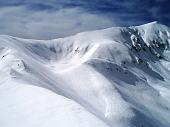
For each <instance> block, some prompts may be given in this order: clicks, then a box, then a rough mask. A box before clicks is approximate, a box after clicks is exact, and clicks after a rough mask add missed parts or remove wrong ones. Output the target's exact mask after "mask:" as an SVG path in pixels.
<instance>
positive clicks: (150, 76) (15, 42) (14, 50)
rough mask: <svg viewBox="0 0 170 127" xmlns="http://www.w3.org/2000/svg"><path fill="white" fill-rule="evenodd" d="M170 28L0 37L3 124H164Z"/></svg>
mask: <svg viewBox="0 0 170 127" xmlns="http://www.w3.org/2000/svg"><path fill="white" fill-rule="evenodd" d="M169 45H170V29H169V28H168V27H167V26H164V25H162V24H159V23H157V22H152V23H148V24H144V25H141V26H132V27H113V28H108V29H104V30H97V31H90V32H83V33H79V34H77V35H75V36H70V37H66V38H59V39H53V40H32V39H21V38H16V37H11V36H7V35H0V126H1V127H95V126H96V127H169V126H170V47H169Z"/></svg>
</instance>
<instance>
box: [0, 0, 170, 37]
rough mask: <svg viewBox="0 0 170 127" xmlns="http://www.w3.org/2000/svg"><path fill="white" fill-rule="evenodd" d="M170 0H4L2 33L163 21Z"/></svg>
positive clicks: (54, 33) (47, 33) (66, 31)
mask: <svg viewBox="0 0 170 127" xmlns="http://www.w3.org/2000/svg"><path fill="white" fill-rule="evenodd" d="M169 5H170V2H169V0H8V1H7V0H0V20H1V22H0V34H10V35H13V36H19V37H25V38H38V39H40V38H41V39H48V38H57V37H63V36H67V35H71V34H74V33H77V32H81V31H86V30H94V29H101V28H107V27H111V26H116V25H119V26H129V25H139V24H144V23H147V22H152V21H155V20H157V21H159V22H161V23H163V24H166V25H168V26H170V9H169Z"/></svg>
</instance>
